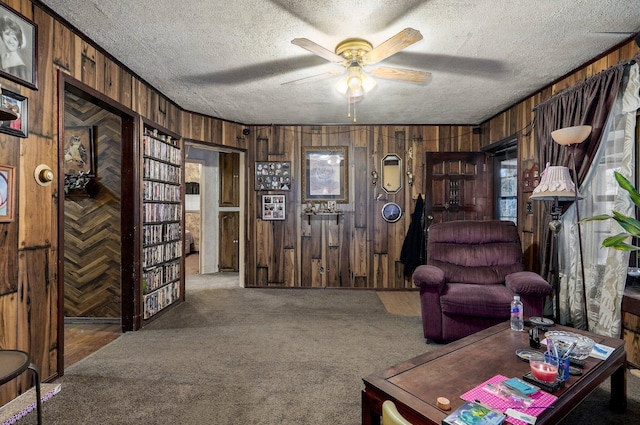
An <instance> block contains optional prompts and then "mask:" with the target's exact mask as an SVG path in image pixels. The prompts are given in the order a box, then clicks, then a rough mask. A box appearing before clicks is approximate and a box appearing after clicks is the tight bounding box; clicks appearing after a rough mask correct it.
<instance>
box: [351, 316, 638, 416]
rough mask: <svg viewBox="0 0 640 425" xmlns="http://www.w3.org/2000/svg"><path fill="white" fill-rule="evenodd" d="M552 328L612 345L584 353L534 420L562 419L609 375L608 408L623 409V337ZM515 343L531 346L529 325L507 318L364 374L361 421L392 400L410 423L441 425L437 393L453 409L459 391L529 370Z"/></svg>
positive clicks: (460, 392)
mask: <svg viewBox="0 0 640 425" xmlns="http://www.w3.org/2000/svg"><path fill="white" fill-rule="evenodd" d="M552 329H553V330H566V331H570V332H576V333H581V334H584V335H587V336H589V337H590V338H592V339H593V340H594V341H595V342H596V343H600V344H604V345H608V346H610V347H614V348H615V351H614V352H613V353H612V354H611V355H610V356H609V358H608V359H607V360H605V361H602V360H598V359H594V358H592V357H589V358H587V360H586V364H585V367H584V369H583V374H582V376H570V377H569V380H568V381H567V384H566V385H565V387H564V388H563V389H561V390H559V391H557V392H556V393H555V394H554V395H556V396H558V399H557V400H556V402H555V404H554V408H553V409H547V410H545V411H544V412H543V413H541V414H540V415H539V416H538V420H537V422H536V425H540V424H555V423H557V422H558V421H560V419H562V418H563V417H565V416H566V415H567V414H568V413H569V412H570V411H571V410H572V409H573V408H575V407H576V406H577V405H578V404H579V403H580V402H581V401H582V400H583V399H584V398H585V397H587V395H589V394H590V393H591V391H593V390H594V389H595V388H596V387H598V386H599V385H600V384H601V383H602V382H604V381H605V380H606V379H607V378H608V377H609V376H610V377H611V407H612V408H613V409H614V410H616V411H624V410H625V409H626V404H627V388H626V375H625V373H626V352H625V348H624V341H623V340H620V339H616V338H607V337H603V336H600V335H594V334H590V333H588V332H584V331H579V330H576V329H572V328H566V327H564V326H554V327H553V328H552ZM543 347H544V346H543ZM519 348H529V334H528V330H527V329H525V332H515V331H512V330H511V329H510V327H509V322H505V323H501V324H499V325H496V326H494V327H492V328H489V329H486V330H484V331H481V332H478V333H476V334H474V335H471V336H468V337H466V338H463V339H461V340H459V341H456V342H453V343H450V344H447V345H445V346H443V347H442V348H439V349H436V350H434V351H430V352H428V353H425V354H423V355H421V356H418V357H415V358H413V359H410V360H407V361H405V362H403V363H399V364H397V365H395V366H393V367H391V368H389V369H386V370H384V371H382V372H378V373H374V374H371V375H369V376H367V377H366V378H364V379H363V381H364V385H365V389H364V390H363V392H362V423H363V424H365V425H369V424H376V425H379V424H380V414H381V411H382V403H383V402H384V401H385V400H392V401H393V402H394V403H396V406H397V407H398V410H399V411H400V413H401V414H402V415H404V416H405V417H406V418H407V420H408V421H409V422H411V423H412V424H415V425H418V424H435V425H440V424H441V423H442V419H444V418H445V417H446V416H447V414H448V413H450V412H445V411H443V410H440V409H439V408H437V407H436V400H437V398H438V397H446V398H448V399H449V400H450V401H451V408H452V410H454V409H456V408H457V407H459V406H460V405H461V404H462V399H460V395H461V394H463V393H465V392H466V391H467V390H470V389H472V388H474V387H476V386H477V385H479V384H481V383H482V382H484V381H486V380H487V379H490V378H492V377H493V376H495V375H504V376H507V377H522V375H524V374H525V373H527V372H528V371H529V370H530V369H529V364H528V363H526V362H524V361H522V360H520V359H519V358H518V357H517V356H516V354H515V351H516V350H517V349H519Z"/></svg>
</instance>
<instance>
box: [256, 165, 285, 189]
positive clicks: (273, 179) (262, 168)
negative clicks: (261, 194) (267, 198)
mask: <svg viewBox="0 0 640 425" xmlns="http://www.w3.org/2000/svg"><path fill="white" fill-rule="evenodd" d="M255 183H256V190H291V162H288V161H286V162H282V161H278V162H272V161H259V162H256V181H255Z"/></svg>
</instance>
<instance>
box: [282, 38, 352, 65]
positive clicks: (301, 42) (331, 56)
mask: <svg viewBox="0 0 640 425" xmlns="http://www.w3.org/2000/svg"><path fill="white" fill-rule="evenodd" d="M291 44H295V45H296V46H300V47H302V48H303V49H305V50H308V51H310V52H311V53H313V54H314V55H318V56H320V57H321V58H324V59H326V60H328V61H329V62H334V63H343V62H344V58H343V57H342V56H338V55H337V54H335V53H333V52H332V51H331V50H327V49H325V48H324V47H322V46H321V45H319V44H317V43H314V42H313V41H311V40H309V39H307V38H294V39H293V40H291Z"/></svg>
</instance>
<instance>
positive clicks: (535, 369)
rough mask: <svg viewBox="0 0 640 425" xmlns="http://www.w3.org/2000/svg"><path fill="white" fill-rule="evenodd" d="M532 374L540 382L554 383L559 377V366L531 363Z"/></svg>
mask: <svg viewBox="0 0 640 425" xmlns="http://www.w3.org/2000/svg"><path fill="white" fill-rule="evenodd" d="M531 373H532V374H533V376H534V378H536V379H537V380H539V381H543V382H554V381H555V380H556V376H557V375H558V366H554V365H551V364H548V363H544V362H531Z"/></svg>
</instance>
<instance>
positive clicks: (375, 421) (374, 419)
mask: <svg viewBox="0 0 640 425" xmlns="http://www.w3.org/2000/svg"><path fill="white" fill-rule="evenodd" d="M362 425H380V415H378V414H377V413H376V412H375V410H374V409H373V404H372V403H371V399H370V398H369V396H368V395H367V392H366V391H362Z"/></svg>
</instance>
